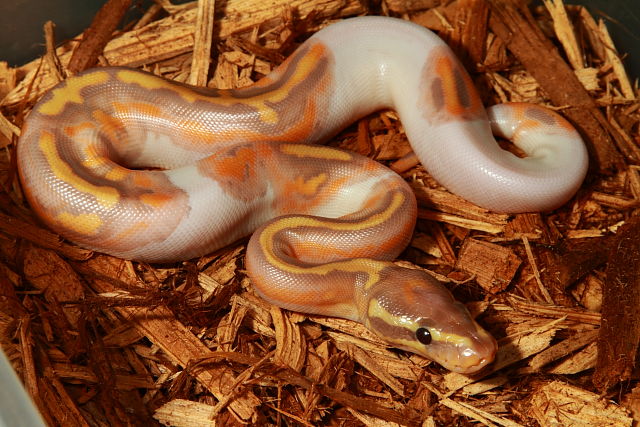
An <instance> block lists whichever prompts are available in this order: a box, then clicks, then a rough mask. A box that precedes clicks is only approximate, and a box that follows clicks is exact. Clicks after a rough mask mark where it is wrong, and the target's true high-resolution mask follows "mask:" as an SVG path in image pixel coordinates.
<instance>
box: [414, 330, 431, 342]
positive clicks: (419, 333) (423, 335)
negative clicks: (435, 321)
mask: <svg viewBox="0 0 640 427" xmlns="http://www.w3.org/2000/svg"><path fill="white" fill-rule="evenodd" d="M416 338H417V339H418V341H420V343H421V344H424V345H429V344H431V332H429V330H428V329H427V328H418V330H416Z"/></svg>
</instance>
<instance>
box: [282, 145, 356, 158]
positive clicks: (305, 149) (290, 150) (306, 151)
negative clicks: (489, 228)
mask: <svg viewBox="0 0 640 427" xmlns="http://www.w3.org/2000/svg"><path fill="white" fill-rule="evenodd" d="M280 151H282V152H283V153H285V154H290V155H292V156H297V157H310V158H313V159H326V160H340V161H344V162H348V161H351V159H352V158H353V157H352V156H351V154H349V153H347V152H346V151H342V150H336V149H334V148H331V147H323V146H317V145H303V144H285V145H282V146H281V147H280Z"/></svg>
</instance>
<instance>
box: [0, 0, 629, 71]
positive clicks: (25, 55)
mask: <svg viewBox="0 0 640 427" xmlns="http://www.w3.org/2000/svg"><path fill="white" fill-rule="evenodd" d="M565 1H566V2H567V3H573V4H582V5H585V6H587V7H588V8H589V10H590V11H591V13H592V14H593V15H594V17H595V18H596V19H598V18H600V17H602V18H604V19H605V21H606V22H607V27H608V28H609V31H610V32H611V36H612V38H613V40H614V42H615V44H616V47H617V48H618V51H619V52H620V53H621V54H625V53H626V54H628V57H627V58H625V60H624V62H625V65H626V67H627V71H628V72H629V74H630V77H631V79H632V80H633V79H635V78H637V77H640V1H638V0H565ZM104 2H105V0H0V60H4V61H9V63H10V64H11V65H21V64H23V63H25V62H28V61H29V60H31V59H33V58H35V57H37V56H39V55H40V54H42V53H43V51H44V48H43V40H44V36H43V34H42V25H43V24H44V22H45V21H47V20H52V21H53V22H54V23H55V24H56V40H65V39H67V38H70V37H73V36H74V35H76V34H78V33H79V32H81V31H82V30H83V29H84V28H86V27H87V26H88V25H89V23H90V22H91V18H92V17H93V15H94V14H95V13H96V11H97V10H98V9H99V8H100V6H101V5H102V4H104ZM182 2H184V1H182ZM150 3H151V0H140V1H138V2H136V4H137V7H138V9H139V10H140V11H143V10H145V9H146V7H147V6H148V5H149V4H150ZM174 3H178V2H174ZM134 9H135V8H134ZM135 14H136V11H135V10H133V11H132V12H131V13H130V14H129V17H128V18H129V19H133V18H134V17H135Z"/></svg>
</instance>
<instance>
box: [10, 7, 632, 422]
mask: <svg viewBox="0 0 640 427" xmlns="http://www.w3.org/2000/svg"><path fill="white" fill-rule="evenodd" d="M440 3H442V4H440ZM130 4H131V2H130V1H129V0H110V1H109V2H106V4H105V7H104V8H103V10H102V11H101V12H100V15H99V18H96V19H95V20H94V24H92V26H91V27H90V28H89V29H88V30H87V31H86V32H85V35H86V37H85V39H84V40H83V41H82V42H81V43H79V40H80V39H81V37H78V39H77V40H71V41H68V42H65V43H62V44H60V45H58V47H57V48H56V47H55V46H57V45H56V40H55V39H54V28H53V26H52V25H47V26H46V27H45V41H46V46H47V53H46V54H45V55H44V56H43V58H41V59H38V60H36V61H33V62H31V63H29V64H26V65H24V66H22V67H18V68H10V67H8V66H7V65H6V64H5V63H1V62H0V100H1V101H0V147H1V148H2V151H1V153H2V154H1V156H0V182H1V183H2V191H0V344H1V345H2V348H3V349H4V351H5V352H6V353H7V354H8V356H9V357H10V359H11V361H12V362H13V365H14V367H15V368H16V370H17V371H18V372H19V374H20V375H21V377H22V379H23V380H24V382H25V385H26V388H27V390H28V391H29V392H30V394H31V395H32V396H33V397H34V399H35V401H36V403H37V405H38V407H39V408H40V410H41V411H42V413H43V415H44V417H45V419H46V420H47V421H48V423H49V424H50V425H65V426H74V425H78V426H81V425H114V426H117V425H129V424H134V425H153V424H158V423H165V424H170V425H176V426H196V425H214V424H215V423H217V424H218V425H240V424H246V423H248V424H258V425H266V424H277V425H297V424H301V425H320V424H329V425H362V424H366V425H381V424H383V422H382V421H381V420H386V422H387V424H393V423H396V424H402V425H412V426H417V425H425V426H428V425H452V424H454V425H468V424H475V423H476V422H479V423H483V424H487V425H504V426H512V425H513V426H515V425H536V424H539V425H558V424H560V425H580V424H582V425H604V424H606V425H630V424H631V422H632V419H633V417H634V416H636V417H638V415H637V411H638V408H639V403H638V400H639V399H640V391H639V390H640V389H638V388H636V384H637V383H636V379H637V370H636V369H635V365H636V363H635V362H636V352H637V347H638V342H639V340H640V331H639V330H638V328H639V327H640V326H638V325H640V322H638V319H637V317H638V314H637V313H638V309H637V307H638V306H639V303H640V301H639V300H640V291H639V289H640V283H639V282H640V276H639V275H638V273H637V272H638V271H639V270H640V269H639V264H640V261H639V255H638V254H639V252H640V249H639V248H638V245H640V243H638V242H640V238H639V237H640V231H639V230H640V219H638V217H637V216H634V213H635V211H636V209H637V207H638V206H639V198H640V168H639V167H638V166H637V164H638V162H639V160H640V146H639V145H638V143H639V138H640V136H639V131H638V123H639V120H640V112H639V110H638V109H639V106H640V103H639V102H638V101H637V95H638V90H637V88H636V86H635V85H634V84H633V83H631V82H630V81H629V78H628V77H627V75H626V74H625V71H624V67H623V65H622V62H621V60H620V54H619V53H618V52H616V50H615V47H614V45H613V43H612V42H611V40H610V38H609V36H608V33H607V30H606V27H605V26H604V24H603V22H601V21H599V20H597V19H594V18H593V17H592V16H591V15H590V14H589V13H588V12H587V11H586V10H585V9H583V8H580V7H573V6H565V5H563V4H562V2H561V1H559V0H547V1H545V4H544V7H540V8H537V9H529V8H527V7H526V6H522V5H521V4H520V3H519V2H516V1H506V0H457V1H452V2H451V1H442V2H441V1H439V0H412V1H404V0H386V1H385V0H383V1H382V2H381V3H380V2H367V1H361V0H311V1H305V0H294V1H289V0H272V1H270V2H263V1H262V0H226V1H224V2H223V1H218V2H216V3H214V2H213V1H200V2H198V3H195V2H194V3H188V4H185V5H179V6H176V5H171V4H170V3H169V1H168V0H163V1H157V2H156V3H155V5H154V6H152V7H151V8H150V9H149V10H147V11H146V13H145V14H144V15H143V17H142V18H141V19H140V20H139V21H138V22H135V23H133V24H129V26H128V27H126V28H125V29H123V30H116V26H117V23H118V21H119V20H120V16H121V14H122V12H123V10H126V9H127V8H128V7H129V6H130ZM213 10H215V15H214V14H213V13H212V11H213ZM362 14H388V15H392V16H399V17H403V18H406V19H411V20H413V21H414V22H417V23H420V24H422V25H425V26H427V27H429V28H431V29H433V30H435V31H437V32H438V33H439V34H440V35H441V36H442V37H443V38H444V39H445V40H446V41H447V42H448V43H449V44H450V45H451V46H452V47H453V48H454V50H455V51H456V52H457V53H458V54H459V55H460V57H461V58H462V59H463V61H464V63H465V65H466V66H467V68H468V69H469V70H470V71H471V73H472V75H473V78H474V80H475V81H476V84H477V86H478V88H479V89H480V91H481V93H482V95H483V99H484V101H485V103H486V104H487V105H490V104H494V103H498V102H505V101H527V102H535V103H540V104H544V105H547V106H549V107H551V108H554V109H556V110H558V111H559V112H561V113H562V114H564V115H565V117H567V118H568V119H569V120H571V121H572V123H574V125H575V126H576V127H577V128H578V129H579V130H580V132H581V133H582V135H583V136H584V138H585V139H586V141H587V144H588V146H589V150H590V154H591V169H590V173H589V176H588V178H587V181H586V182H585V184H584V185H583V187H582V189H581V190H580V192H579V193H578V195H577V196H576V197H575V198H573V199H572V200H571V201H570V202H569V203H567V204H566V205H565V206H563V207H562V208H561V209H558V210H556V211H554V212H551V213H543V214H539V213H530V214H520V215H504V214H496V213H493V212H487V211H485V210H483V209H480V208H478V207H476V206H474V205H472V204H470V203H468V202H466V201H464V200H461V199H460V198H458V197H456V196H453V195H451V194H450V193H448V192H447V191H446V190H444V189H443V188H441V187H439V186H438V184H437V183H436V182H434V180H433V179H432V178H430V177H429V175H428V174H427V173H426V172H425V171H424V170H423V169H422V168H421V166H417V165H415V161H412V160H411V157H410V156H406V155H407V154H408V153H409V152H410V148H409V146H408V144H407V142H406V139H405V136H404V133H403V131H402V125H401V123H399V122H398V120H397V117H396V115H395V114H394V113H393V112H391V111H383V112H380V113H377V114H374V115H372V116H369V117H366V118H364V119H362V120H360V121H359V122H358V123H357V124H354V125H353V126H351V127H350V128H349V129H347V130H345V131H344V132H342V133H341V134H340V135H339V136H338V137H337V138H335V140H334V141H332V144H335V145H339V146H342V147H347V148H350V149H352V150H355V151H358V152H360V153H364V154H368V155H370V156H371V157H374V158H376V159H378V160H380V161H382V162H385V163H386V164H388V165H390V166H391V167H393V168H394V169H395V170H397V171H399V172H400V173H401V174H403V176H405V177H406V179H407V180H408V181H409V182H410V183H411V185H412V186H413V188H414V190H415V192H416V196H417V198H418V200H419V203H420V218H421V219H420V221H419V224H418V226H417V229H416V232H415V237H414V239H413V241H412V244H411V245H410V247H409V248H408V249H407V250H406V251H405V253H404V254H403V256H402V261H399V262H409V263H413V264H417V265H419V266H422V267H424V268H427V269H429V270H430V271H433V272H434V274H436V275H437V276H438V277H439V278H440V279H442V280H444V281H446V282H447V283H448V284H449V286H450V288H451V289H452V290H453V292H454V293H455V294H456V296H457V297H459V298H460V299H461V300H462V301H464V302H466V303H468V305H469V307H470V309H471V310H472V312H474V313H475V314H477V315H478V317H479V321H480V322H481V323H482V324H483V325H485V326H486V327H487V328H488V329H489V330H490V331H491V332H492V333H493V334H494V335H495V336H496V337H497V338H498V340H499V344H500V351H499V354H498V358H497V360H496V362H495V364H494V366H493V369H492V370H490V371H488V372H486V373H485V374H484V375H482V376H478V377H473V378H472V377H467V376H464V375H459V374H455V373H450V372H446V371H445V370H444V369H442V368H441V367H439V366H437V365H435V364H433V363H430V362H429V361H428V360H425V359H423V358H421V357H418V356H415V355H410V354H406V353H403V352H398V351H395V350H392V349H388V348H386V347H385V345H384V343H381V342H380V341H379V340H377V339H376V338H375V337H373V336H372V335H371V334H370V333H369V332H367V331H366V330H365V329H364V328H363V327H362V326H360V325H358V324H354V323H353V322H349V321H346V320H340V319H333V318H324V317H320V316H306V315H301V314H298V313H291V312H287V311H284V310H281V309H279V308H277V307H273V306H270V305H269V304H267V303H265V302H264V301H262V300H260V299H259V298H257V297H256V296H255V294H254V293H253V291H252V289H251V286H250V283H249V281H248V279H247V278H246V276H245V273H244V270H243V253H244V243H245V242H240V243H239V244H237V245H234V246H231V247H228V248H224V249H223V250H220V251H218V252H217V253H215V254H212V255H210V256H206V257H203V258H201V259H197V260H191V261H187V262H184V263H176V264H174V265H165V266H158V265H146V264H141V263H136V262H129V261H124V260H121V259H116V258H113V257H109V256H105V255H101V254H92V253H90V252H88V251H86V250H83V249H80V248H77V247H75V246H73V245H71V244H69V243H67V242H64V241H61V240H60V239H59V237H58V236H56V235H54V234H53V233H51V232H50V231H48V230H46V229H45V228H43V227H42V226H41V225H40V224H39V223H38V222H37V220H36V219H35V218H34V216H33V214H32V212H31V211H30V209H29V207H28V206H27V205H26V203H25V201H24V198H23V196H22V192H21V189H20V188H19V184H18V181H17V179H16V169H15V156H14V154H15V143H16V140H17V137H18V135H19V134H20V126H21V125H22V123H23V121H24V117H25V115H26V114H27V112H28V111H29V109H30V108H31V107H32V105H33V103H34V102H35V100H36V99H37V98H38V97H39V96H41V95H42V93H44V92H45V91H46V90H48V89H49V88H51V87H52V86H53V85H54V84H55V83H56V82H58V81H59V80H60V79H62V78H63V77H64V76H66V75H68V73H69V70H73V71H74V72H76V71H79V70H82V69H84V68H86V67H89V66H92V65H94V63H95V62H96V61H97V63H98V64H99V65H107V64H109V65H122V66H132V67H143V68H145V69H147V70H150V71H153V72H155V73H158V74H161V75H163V76H166V77H168V78H171V79H175V80H178V81H182V82H190V83H193V84H200V85H208V86H211V87H221V88H231V87H238V86H244V85H248V84H250V83H251V82H253V81H255V80H257V79H258V78H260V77H261V76H263V75H265V74H266V73H268V72H269V71H270V70H271V69H272V68H273V67H274V66H275V65H277V64H278V63H280V62H281V61H282V60H283V59H284V58H285V57H286V56H287V55H289V54H290V53H291V52H292V51H293V50H294V49H295V47H296V45H297V44H298V43H299V42H300V41H301V40H303V39H304V38H305V37H307V36H308V35H309V34H311V33H312V32H314V31H315V30H317V29H318V28H320V27H322V26H324V25H326V24H328V23H329V22H331V21H332V20H337V19H341V18H344V17H349V16H354V15H362ZM212 29H213V31H212ZM105 44H106V45H105ZM211 57H212V58H214V61H213V63H211V61H210V60H209V58H211ZM354 72H357V70H354ZM636 419H637V418H636ZM213 420H215V421H213ZM387 424H385V425H387Z"/></svg>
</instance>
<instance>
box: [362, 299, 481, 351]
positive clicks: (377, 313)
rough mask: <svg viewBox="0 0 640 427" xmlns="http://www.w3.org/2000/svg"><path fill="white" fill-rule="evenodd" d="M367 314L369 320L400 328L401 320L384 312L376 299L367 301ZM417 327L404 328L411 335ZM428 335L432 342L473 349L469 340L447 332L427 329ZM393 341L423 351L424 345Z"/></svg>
mask: <svg viewBox="0 0 640 427" xmlns="http://www.w3.org/2000/svg"><path fill="white" fill-rule="evenodd" d="M368 313H369V317H370V318H373V317H377V318H378V319H381V320H382V321H383V322H385V323H387V324H388V325H394V326H402V325H398V321H399V320H400V321H401V320H402V319H399V318H398V316H394V315H393V314H391V313H389V312H388V311H387V310H385V309H384V307H382V306H381V305H380V303H379V302H378V300H376V299H372V300H371V301H369V311H368ZM409 325H412V326H413V327H408V326H409ZM418 327H419V326H418V325H417V324H415V323H409V324H408V325H407V326H406V328H407V329H409V330H410V331H411V332H413V333H415V332H416V330H417V329H418ZM429 333H430V334H431V339H432V340H433V341H437V342H441V343H447V344H452V345H455V346H463V347H473V343H472V342H471V340H470V339H469V338H465V337H462V336H460V335H456V334H452V333H448V332H445V333H443V332H441V331H439V330H438V329H436V328H429ZM394 341H395V342H397V343H399V344H402V345H405V346H409V347H413V348H415V349H416V350H417V351H423V350H424V344H421V343H420V342H418V341H415V340H403V339H394Z"/></svg>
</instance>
